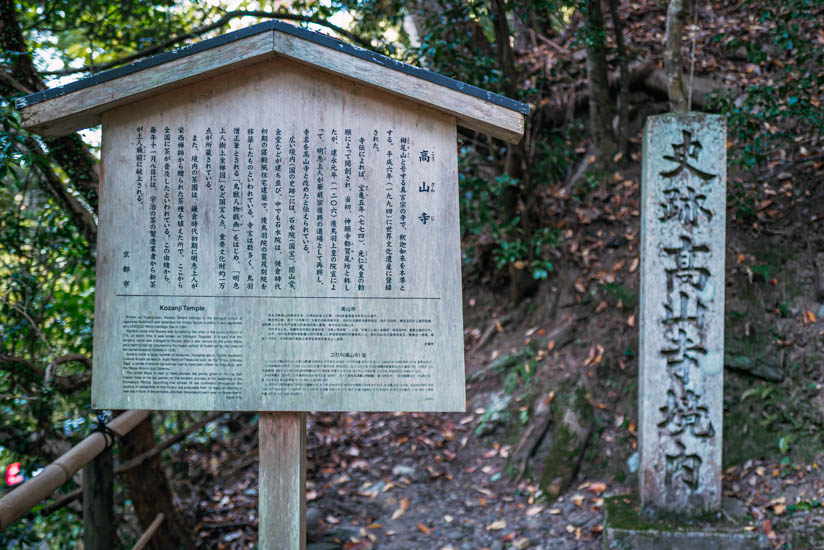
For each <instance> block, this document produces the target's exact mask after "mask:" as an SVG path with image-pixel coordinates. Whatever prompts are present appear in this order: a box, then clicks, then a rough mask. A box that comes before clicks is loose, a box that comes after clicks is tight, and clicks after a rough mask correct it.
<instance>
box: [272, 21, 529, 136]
mask: <svg viewBox="0 0 824 550" xmlns="http://www.w3.org/2000/svg"><path fill="white" fill-rule="evenodd" d="M272 38H273V44H274V51H275V52H277V53H278V54H281V55H284V56H286V57H289V58H290V59H294V60H296V61H300V62H302V63H307V64H309V65H311V66H314V67H318V68H321V69H324V70H327V71H330V72H332V73H334V74H336V75H339V76H343V77H346V78H351V79H354V80H356V81H358V82H361V83H363V84H368V85H370V86H374V87H376V88H378V89H380V90H383V91H386V92H389V93H392V94H397V95H399V96H401V97H403V98H405V99H409V100H412V101H414V102H416V103H421V104H423V105H426V106H428V107H432V108H434V109H438V110H440V111H444V112H446V113H449V114H451V115H453V116H455V117H456V118H457V120H458V125H459V126H464V127H466V128H470V129H472V130H478V131H479V132H483V133H487V134H489V135H491V136H494V137H497V138H500V139H503V140H505V141H509V142H511V143H518V142H519V141H521V137H522V136H523V134H524V115H522V114H521V113H519V112H517V111H513V110H511V109H506V108H504V107H501V106H499V105H495V104H494V103H490V102H488V101H484V100H482V99H479V98H476V97H472V96H469V95H466V94H462V93H460V92H458V91H455V90H451V89H449V88H446V87H444V86H439V85H437V84H434V83H432V82H427V81H426V80H421V79H419V78H416V77H414V76H412V75H408V74H404V73H399V72H392V71H388V70H387V69H385V68H383V67H381V66H380V65H376V64H375V63H370V62H369V61H365V60H363V59H359V58H357V57H353V56H350V55H347V54H345V53H342V52H338V51H335V50H332V49H329V48H324V47H323V46H319V45H317V44H313V43H311V42H306V41H305V40H301V39H299V38H297V37H295V36H291V35H288V34H283V33H274V34H273V37H272Z"/></svg>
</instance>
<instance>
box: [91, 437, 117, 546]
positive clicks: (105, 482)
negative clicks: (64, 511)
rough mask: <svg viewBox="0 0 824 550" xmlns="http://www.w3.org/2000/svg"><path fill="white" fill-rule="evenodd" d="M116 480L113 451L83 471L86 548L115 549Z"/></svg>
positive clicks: (106, 451)
mask: <svg viewBox="0 0 824 550" xmlns="http://www.w3.org/2000/svg"><path fill="white" fill-rule="evenodd" d="M114 529H115V524H114V476H113V466H112V450H111V449H107V450H105V451H103V452H102V453H100V454H99V455H97V457H96V458H95V459H94V460H92V461H91V462H89V463H88V464H86V465H85V466H84V467H83V547H84V548H85V549H86V550H109V549H110V548H114Z"/></svg>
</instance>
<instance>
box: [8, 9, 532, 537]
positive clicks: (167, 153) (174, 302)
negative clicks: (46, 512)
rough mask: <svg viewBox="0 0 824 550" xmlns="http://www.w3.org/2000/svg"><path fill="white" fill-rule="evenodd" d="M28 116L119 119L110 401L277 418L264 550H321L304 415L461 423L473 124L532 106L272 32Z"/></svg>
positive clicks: (105, 305) (49, 103)
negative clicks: (465, 162) (313, 544)
mask: <svg viewBox="0 0 824 550" xmlns="http://www.w3.org/2000/svg"><path fill="white" fill-rule="evenodd" d="M17 107H18V109H20V110H21V113H22V118H23V126H24V127H25V128H27V129H29V130H32V131H35V132H38V133H40V134H41V135H44V136H59V135H63V134H66V133H69V132H72V131H75V130H78V129H82V128H86V127H89V126H93V125H95V124H99V123H102V125H103V155H102V169H101V174H102V181H101V183H100V205H99V216H98V248H97V286H96V296H95V334H94V361H93V372H92V407H93V408H112V409H178V410H253V411H279V412H262V414H261V415H260V432H259V434H260V478H259V485H260V489H259V491H260V493H259V517H260V520H259V522H260V540H259V547H260V548H261V549H265V550H282V549H286V548H289V549H296V550H300V549H302V548H305V542H306V538H305V504H306V497H305V483H304V482H305V476H306V463H305V455H306V419H305V414H304V413H303V412H300V411H310V410H327V411H356V410H359V411H381V410H384V411H388V410H405V411H458V410H461V411H462V410H464V407H465V392H464V364H463V323H462V318H461V317H462V316H461V270H460V235H459V229H458V221H459V220H458V174H457V154H456V126H463V127H466V128H470V129H473V130H478V131H481V132H486V133H489V134H491V135H492V136H494V137H497V138H501V139H504V140H507V141H510V142H518V141H519V140H520V138H521V136H522V135H523V131H524V115H525V114H527V113H528V112H529V107H528V106H527V105H525V104H523V103H520V102H518V101H514V100H511V99H508V98H505V97H502V96H498V95H496V94H493V93H490V92H487V91H485V90H481V89H478V88H475V87H473V86H470V85H468V84H464V83H461V82H457V81H454V80H452V79H449V78H446V77H444V76H441V75H438V74H435V73H431V72H428V71H425V70H422V69H419V68H416V67H411V66H409V65H404V64H402V63H399V62H397V61H394V60H392V59H389V58H386V57H383V56H380V55H378V54H375V53H372V52H369V51H367V50H363V49H360V48H356V47H353V46H350V45H347V44H344V43H342V42H339V41H337V40H334V39H332V38H329V37H327V36H324V35H321V34H318V33H313V32H311V31H307V30H305V29H301V28H298V27H293V26H291V25H286V24H283V23H280V22H277V21H270V22H267V23H261V24H259V25H255V26H253V27H249V28H247V29H243V30H240V31H236V32H234V33H229V34H226V35H222V36H220V37H217V38H214V39H211V40H206V41H203V42H199V43H197V44H194V45H191V46H187V47H185V48H181V49H180V50H176V51H174V52H168V53H164V54H161V55H158V56H155V57H151V58H148V59H145V60H142V61H139V62H136V63H134V64H131V65H128V66H125V67H120V68H117V69H113V70H111V71H106V72H104V73H101V74H99V75H96V76H94V77H91V78H88V79H84V80H81V81H78V82H75V83H71V84H68V85H65V86H62V87H60V88H54V89H49V90H43V91H41V92H38V93H36V94H32V95H30V96H26V97H24V98H21V99H19V100H18V101H17ZM289 411H292V412H289Z"/></svg>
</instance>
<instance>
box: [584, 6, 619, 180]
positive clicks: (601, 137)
mask: <svg viewBox="0 0 824 550" xmlns="http://www.w3.org/2000/svg"><path fill="white" fill-rule="evenodd" d="M585 15H586V20H585V25H586V29H585V33H586V56H587V76H588V80H589V128H590V133H591V134H592V144H593V147H594V149H595V157H596V164H597V165H598V166H602V165H603V163H604V162H605V161H606V160H607V159H609V158H610V157H612V155H613V154H614V153H615V148H616V143H615V136H614V135H613V132H612V110H613V106H612V100H611V99H610V95H609V79H608V78H607V57H606V40H605V28H604V13H603V11H602V10H601V0H587V3H586V14H585Z"/></svg>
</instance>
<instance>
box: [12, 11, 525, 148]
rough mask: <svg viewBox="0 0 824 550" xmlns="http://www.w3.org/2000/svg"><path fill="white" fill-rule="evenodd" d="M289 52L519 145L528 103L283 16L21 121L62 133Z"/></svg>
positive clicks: (51, 96)
mask: <svg viewBox="0 0 824 550" xmlns="http://www.w3.org/2000/svg"><path fill="white" fill-rule="evenodd" d="M267 56H270V57H271V56H283V57H285V58H288V59H292V60H295V61H298V62H300V63H304V64H307V65H310V66H313V67H315V68H317V69H319V70H323V71H326V72H331V73H333V74H336V75H338V76H342V77H344V78H349V79H351V80H354V81H357V82H360V83H363V84H367V85H369V86H373V87H376V88H379V89H381V90H383V91H386V92H389V93H393V94H396V95H399V96H402V97H404V98H406V99H410V100H412V101H415V102H417V103H421V104H424V105H427V106H429V107H432V108H434V109H438V110H440V111H444V112H447V113H449V114H452V115H454V116H455V117H456V118H457V120H458V124H459V125H461V126H466V127H468V128H472V129H475V130H479V131H482V132H486V133H489V134H491V135H493V136H495V137H499V138H502V139H505V140H507V141H512V142H517V141H519V140H520V138H521V136H522V135H523V131H524V115H526V114H529V105H527V104H526V103H522V102H520V101H516V100H514V99H510V98H507V97H504V96H501V95H498V94H495V93H492V92H488V91H486V90H483V89H481V88H477V87H475V86H472V85H470V84H466V83H464V82H460V81H458V80H454V79H452V78H449V77H446V76H443V75H440V74H437V73H433V72H431V71H427V70H425V69H421V68H419V67H414V66H412V65H407V64H405V63H401V62H400V61H396V60H394V59H391V58H389V57H386V56H383V55H380V54H377V53H374V52H371V51H369V50H366V49H363V48H359V47H357V46H353V45H351V44H347V43H345V42H341V41H339V40H336V39H334V38H332V37H330V36H327V35H325V34H321V33H317V32H313V31H310V30H307V29H304V28H301V27H296V26H294V25H289V24H287V23H283V22H280V21H267V22H265V23H259V24H257V25H253V26H251V27H247V28H245V29H241V30H238V31H234V32H231V33H227V34H224V35H221V36H218V37H215V38H211V39H209V40H203V41H201V42H198V43H196V44H192V45H189V46H184V47H182V48H179V49H177V50H173V51H170V52H166V53H162V54H159V55H155V56H153V57H149V58H146V59H143V60H140V61H136V62H134V63H131V64H129V65H124V66H122V67H118V68H116V69H111V70H108V71H105V72H101V73H99V74H96V75H94V76H91V77H88V78H84V79H82V80H78V81H76V82H72V83H70V84H66V85H64V86H59V87H55V88H49V89H47V90H43V91H40V92H37V93H34V94H31V95H27V96H24V97H21V98H19V99H18V100H17V102H16V106H17V108H18V109H19V110H20V111H21V113H22V115H23V126H24V127H26V128H28V129H30V130H32V131H35V132H38V133H40V134H42V135H45V136H58V135H63V134H67V133H69V132H73V131H76V130H79V129H82V128H87V127H89V126H94V125H96V124H99V123H100V115H101V114H102V113H103V112H104V111H107V110H109V109H112V108H114V107H117V106H119V105H124V104H126V103H131V102H134V101H137V100H139V99H142V98H144V97H147V96H149V95H152V94H154V93H157V92H160V91H162V90H168V89H169V88H172V87H174V86H175V85H182V84H185V83H189V82H191V81H193V80H194V79H197V78H206V77H209V76H212V75H214V74H216V73H218V72H220V71H222V70H230V69H234V68H236V67H237V66H241V65H244V64H249V63H253V62H258V61H262V60H263V59H264V58H265V57H267Z"/></svg>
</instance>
